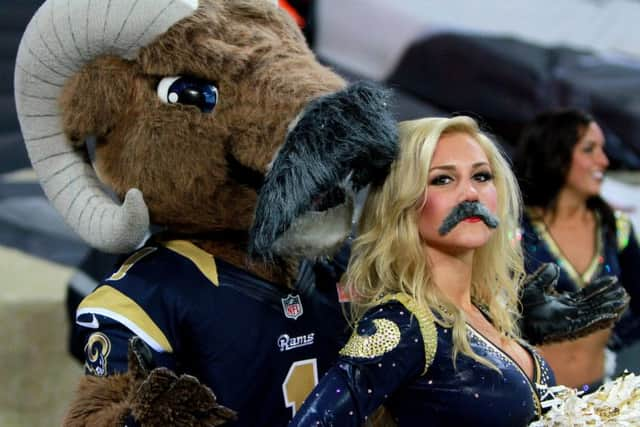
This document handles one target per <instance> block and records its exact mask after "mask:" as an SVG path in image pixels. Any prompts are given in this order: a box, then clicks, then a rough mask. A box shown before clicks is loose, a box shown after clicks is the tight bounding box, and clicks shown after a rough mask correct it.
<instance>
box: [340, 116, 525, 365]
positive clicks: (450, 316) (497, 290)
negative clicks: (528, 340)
mask: <svg viewBox="0 0 640 427" xmlns="http://www.w3.org/2000/svg"><path fill="white" fill-rule="evenodd" d="M456 132H462V133H466V134H468V135H470V136H471V137H472V138H473V139H474V140H475V141H476V142H477V143H478V144H479V145H480V147H481V148H482V149H483V150H484V152H485V154H486V155H487V158H488V160H489V164H490V166H491V170H492V172H493V176H494V184H495V186H496V190H497V193H498V210H497V216H498V218H499V219H500V226H499V227H498V228H497V229H496V230H495V232H494V233H492V235H491V237H490V239H489V241H488V242H487V244H486V245H484V246H483V247H482V248H479V249H477V250H476V251H475V255H474V259H473V273H472V283H471V298H472V300H473V301H474V303H476V304H478V305H481V306H483V307H485V308H486V309H487V310H488V312H489V315H490V316H491V319H492V321H493V323H494V325H495V327H496V328H497V329H498V330H499V331H500V332H501V333H502V334H504V335H506V336H512V337H517V336H518V334H519V333H518V330H517V326H516V323H517V322H516V321H517V316H518V305H517V304H518V290H519V287H520V285H521V281H522V279H523V278H524V264H523V256H522V251H521V248H520V244H519V242H517V241H514V235H513V233H514V232H515V230H517V228H518V220H519V217H520V213H521V198H520V192H519V190H518V186H517V183H516V179H515V177H514V175H513V173H512V172H511V168H510V166H509V164H508V162H507V160H506V159H505V157H504V156H503V154H502V152H501V151H500V149H499V148H498V147H497V146H496V144H494V142H493V141H492V140H491V139H490V138H489V137H488V136H487V135H485V134H484V133H483V132H481V131H480V129H479V128H478V125H477V123H476V122H475V121H474V120H473V119H472V118H470V117H465V116H458V117H454V118H426V119H419V120H411V121H406V122H401V123H400V125H399V135H400V154H399V157H398V159H396V161H395V162H394V163H393V165H392V166H391V171H390V174H389V176H388V177H387V179H386V180H385V182H384V183H383V184H382V185H379V186H376V187H374V188H371V190H370V192H369V195H368V197H367V201H366V203H365V206H364V209H363V215H362V218H361V220H360V224H359V233H358V238H357V239H356V240H355V242H354V245H353V252H352V258H351V261H350V263H349V267H348V270H347V275H346V279H347V280H346V286H347V291H348V292H349V293H350V295H351V296H352V298H353V304H352V315H353V318H354V319H357V318H359V317H360V316H362V314H363V313H364V312H365V311H366V310H368V309H370V308H371V307H373V306H375V305H376V304H377V303H378V302H379V301H380V300H381V298H383V297H384V296H385V295H389V294H394V293H397V292H402V293H406V294H408V295H410V296H412V297H413V298H414V299H415V300H416V301H417V303H418V304H419V305H420V306H422V307H425V308H427V309H430V310H432V312H435V313H437V316H436V319H437V321H438V322H439V323H440V324H441V325H443V326H445V327H452V330H453V353H454V354H453V357H454V361H455V359H456V356H457V353H458V352H460V353H462V354H465V355H467V356H469V357H471V358H473V359H475V360H477V361H478V362H480V363H483V364H485V365H488V366H491V367H494V366H493V365H492V364H491V363H490V362H488V361H487V360H485V359H483V358H481V357H479V356H478V355H476V354H475V353H474V352H473V350H472V349H471V347H470V345H469V342H468V340H467V335H466V326H465V321H464V315H463V313H462V311H461V310H460V309H459V308H458V307H457V306H455V305H454V304H453V303H452V302H451V301H450V300H449V299H448V298H447V297H445V295H444V294H443V293H442V292H441V291H440V290H439V289H438V287H437V286H435V284H434V283H433V277H432V274H431V271H430V268H429V265H428V261H427V260H426V259H425V253H424V248H423V245H424V243H423V242H422V240H421V238H420V233H419V231H418V218H419V211H420V207H421V203H422V201H423V200H424V197H425V196H426V189H427V187H428V171H429V167H430V164H431V159H432V157H433V152H434V151H435V148H436V145H437V143H438V141H439V139H440V137H441V136H442V135H443V134H450V133H456ZM494 368H495V367H494Z"/></svg>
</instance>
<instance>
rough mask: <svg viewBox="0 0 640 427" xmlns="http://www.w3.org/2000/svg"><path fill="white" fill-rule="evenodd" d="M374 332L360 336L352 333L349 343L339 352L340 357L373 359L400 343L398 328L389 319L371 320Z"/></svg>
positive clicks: (356, 332)
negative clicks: (374, 328)
mask: <svg viewBox="0 0 640 427" xmlns="http://www.w3.org/2000/svg"><path fill="white" fill-rule="evenodd" d="M373 324H374V325H375V327H376V332H375V333H374V334H373V335H369V336H362V335H360V334H358V331H357V330H356V331H354V332H353V334H352V335H351V338H349V342H347V344H346V345H345V346H344V347H343V348H342V350H340V355H342V356H349V357H360V358H365V359H373V358H375V357H379V356H382V355H383V354H386V353H388V352H390V351H391V350H393V349H394V348H396V347H397V346H398V344H399V343H400V328H399V327H398V325H397V324H396V323H395V322H394V321H392V320H389V319H373Z"/></svg>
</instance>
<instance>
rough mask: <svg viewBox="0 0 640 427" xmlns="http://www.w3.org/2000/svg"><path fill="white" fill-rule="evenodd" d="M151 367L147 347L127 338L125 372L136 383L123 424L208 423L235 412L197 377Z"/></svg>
mask: <svg viewBox="0 0 640 427" xmlns="http://www.w3.org/2000/svg"><path fill="white" fill-rule="evenodd" d="M151 367H152V365H151V352H150V350H149V348H148V347H147V345H146V344H145V343H144V342H143V341H142V340H141V339H140V338H138V337H133V338H132V339H131V340H130V341H129V373H130V374H131V375H132V376H133V379H134V382H135V383H136V386H134V387H133V389H132V390H131V395H130V396H129V405H128V406H129V407H130V409H131V416H130V417H129V419H128V420H127V421H126V422H125V425H129V424H131V425H132V426H133V425H140V426H142V427H147V426H180V427H196V426H197V427H210V426H219V425H222V424H224V423H226V422H227V421H230V420H234V419H235V418H236V413H235V412H234V411H232V410H231V409H228V408H226V407H224V406H222V405H220V404H218V403H217V401H216V396H215V395H214V394H213V392H212V391H211V389H210V388H209V387H207V386H206V385H204V384H201V383H200V381H198V379H197V378H195V377H192V376H191V375H179V376H178V375H176V374H175V373H173V372H172V371H171V370H169V369H167V368H164V367H160V368H155V369H151ZM134 420H135V421H134Z"/></svg>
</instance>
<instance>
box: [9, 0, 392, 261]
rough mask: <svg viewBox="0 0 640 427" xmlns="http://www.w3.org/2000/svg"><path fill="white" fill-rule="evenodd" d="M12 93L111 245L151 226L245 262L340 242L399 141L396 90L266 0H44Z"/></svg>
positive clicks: (53, 196)
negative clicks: (334, 61) (319, 49)
mask: <svg viewBox="0 0 640 427" xmlns="http://www.w3.org/2000/svg"><path fill="white" fill-rule="evenodd" d="M15 90H16V93H15V97H16V103H17V109H18V115H19V119H20V124H21V127H22V132H23V136H24V140H25V144H26V146H27V150H28V153H29V156H30V158H31V162H32V164H33V167H34V169H35V170H36V172H37V174H38V177H39V179H40V181H41V184H42V186H43V188H44V191H45V193H46V195H47V197H48V198H49V199H50V200H51V202H52V203H53V205H54V206H55V207H56V209H57V210H58V211H59V212H60V213H61V214H62V215H63V216H64V218H65V220H66V221H67V223H68V224H69V225H70V226H71V227H72V228H73V229H74V230H75V231H76V232H77V233H78V234H79V235H80V236H81V237H82V238H83V239H84V240H86V241H87V242H88V243H89V244H90V245H92V246H94V247H95V248H98V249H101V250H103V251H108V252H127V251H130V250H132V249H134V248H135V247H136V246H137V245H139V244H140V243H141V242H142V241H143V240H144V238H145V236H146V235H147V233H148V229H149V225H150V224H151V223H153V224H155V225H158V226H160V227H162V228H163V229H165V230H166V231H167V232H168V233H171V234H173V235H179V236H181V237H182V238H188V239H192V240H195V241H199V242H206V244H203V245H202V246H203V247H205V248H206V249H207V250H209V251H210V252H212V253H214V254H215V255H219V256H223V257H226V258H228V259H230V260H231V261H236V263H238V262H240V260H241V259H243V258H244V257H246V255H247V254H251V255H252V256H253V257H254V258H258V259H263V260H273V259H274V258H278V257H288V256H317V255H321V254H325V253H328V252H331V251H332V250H333V249H334V248H335V247H336V246H337V245H339V244H340V243H341V242H342V240H343V239H344V238H345V236H346V235H347V234H348V232H349V231H350V227H351V220H352V213H353V195H354V192H356V191H358V190H359V189H361V188H363V187H365V186H366V185H367V184H368V183H370V182H371V181H373V180H377V179H381V178H383V177H384V176H385V175H386V173H387V170H388V167H389V164H390V162H391V161H392V159H393V158H394V156H395V153H396V133H395V123H394V121H393V119H392V117H391V115H390V113H389V108H388V106H387V94H386V93H385V91H383V90H381V89H380V88H378V87H376V86H375V85H372V84H367V83H356V84H354V85H350V86H348V85H346V83H345V82H344V81H343V80H342V79H341V78H340V77H339V76H338V75H336V74H335V73H333V72H332V71H331V70H329V69H328V68H326V67H324V66H322V65H321V64H319V63H318V62H317V61H316V59H315V58H314V56H313V54H312V53H311V51H310V50H309V49H308V47H307V45H306V43H305V40H304V38H303V36H302V34H301V32H300V31H299V29H298V27H297V26H296V24H295V22H294V21H293V20H292V19H291V18H290V17H289V16H288V15H287V13H286V12H284V11H283V10H280V9H279V8H278V7H277V5H276V4H275V3H274V2H272V1H267V0H200V1H198V0H47V1H46V2H45V3H44V4H43V5H42V6H41V8H40V9H39V10H38V12H37V13H36V14H35V16H34V17H33V19H32V20H31V22H30V23H29V25H28V27H27V30H26V32H25V35H24V36H23V39H22V42H21V44H20V48H19V51H18V57H17V65H16V74H15ZM87 141H90V142H92V145H91V146H92V150H88V148H87ZM90 152H91V155H90V154H89V153H90Z"/></svg>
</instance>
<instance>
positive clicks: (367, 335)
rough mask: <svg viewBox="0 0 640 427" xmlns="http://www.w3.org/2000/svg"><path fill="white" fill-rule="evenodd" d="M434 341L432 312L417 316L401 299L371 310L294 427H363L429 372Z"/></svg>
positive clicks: (300, 411) (311, 396)
mask: <svg viewBox="0 0 640 427" xmlns="http://www.w3.org/2000/svg"><path fill="white" fill-rule="evenodd" d="M408 305H411V304H408ZM436 342H437V332H436V328H435V323H434V322H433V317H432V316H431V314H430V313H428V314H425V313H414V312H413V311H412V310H411V309H410V308H407V306H405V305H403V304H402V303H400V302H399V301H398V300H392V301H389V302H386V303H384V304H382V305H380V306H377V307H375V308H373V309H371V310H370V311H369V312H367V313H366V314H365V316H364V317H363V318H362V319H361V320H360V322H358V325H357V327H356V330H355V331H354V333H353V335H352V336H351V338H350V339H349V341H348V342H347V344H346V345H345V347H344V348H343V349H342V350H341V351H340V357H339V359H338V362H337V364H336V365H335V366H334V367H333V368H331V369H330V370H329V372H328V373H327V374H326V375H325V376H324V377H323V378H322V379H321V381H320V383H319V384H318V385H317V386H316V388H315V389H314V390H312V391H311V393H310V394H309V397H307V399H306V400H305V403H304V404H303V405H302V407H301V408H300V410H299V411H298V412H297V414H296V416H295V418H294V419H293V421H292V422H291V424H290V426H340V427H343V426H344V427H348V426H360V425H362V423H363V422H365V421H366V420H367V419H368V417H369V416H370V415H371V414H372V413H373V412H374V411H375V410H376V409H377V408H378V407H379V406H380V405H381V404H382V403H384V401H385V400H386V399H387V398H388V397H389V396H391V395H392V394H393V393H394V392H395V391H396V390H397V389H398V388H399V387H400V386H401V385H402V384H405V383H406V382H407V381H409V380H411V379H412V378H415V377H417V376H419V375H421V374H422V373H424V372H425V371H426V369H427V367H428V366H429V364H430V363H431V361H432V360H433V357H434V355H435V347H436Z"/></svg>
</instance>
